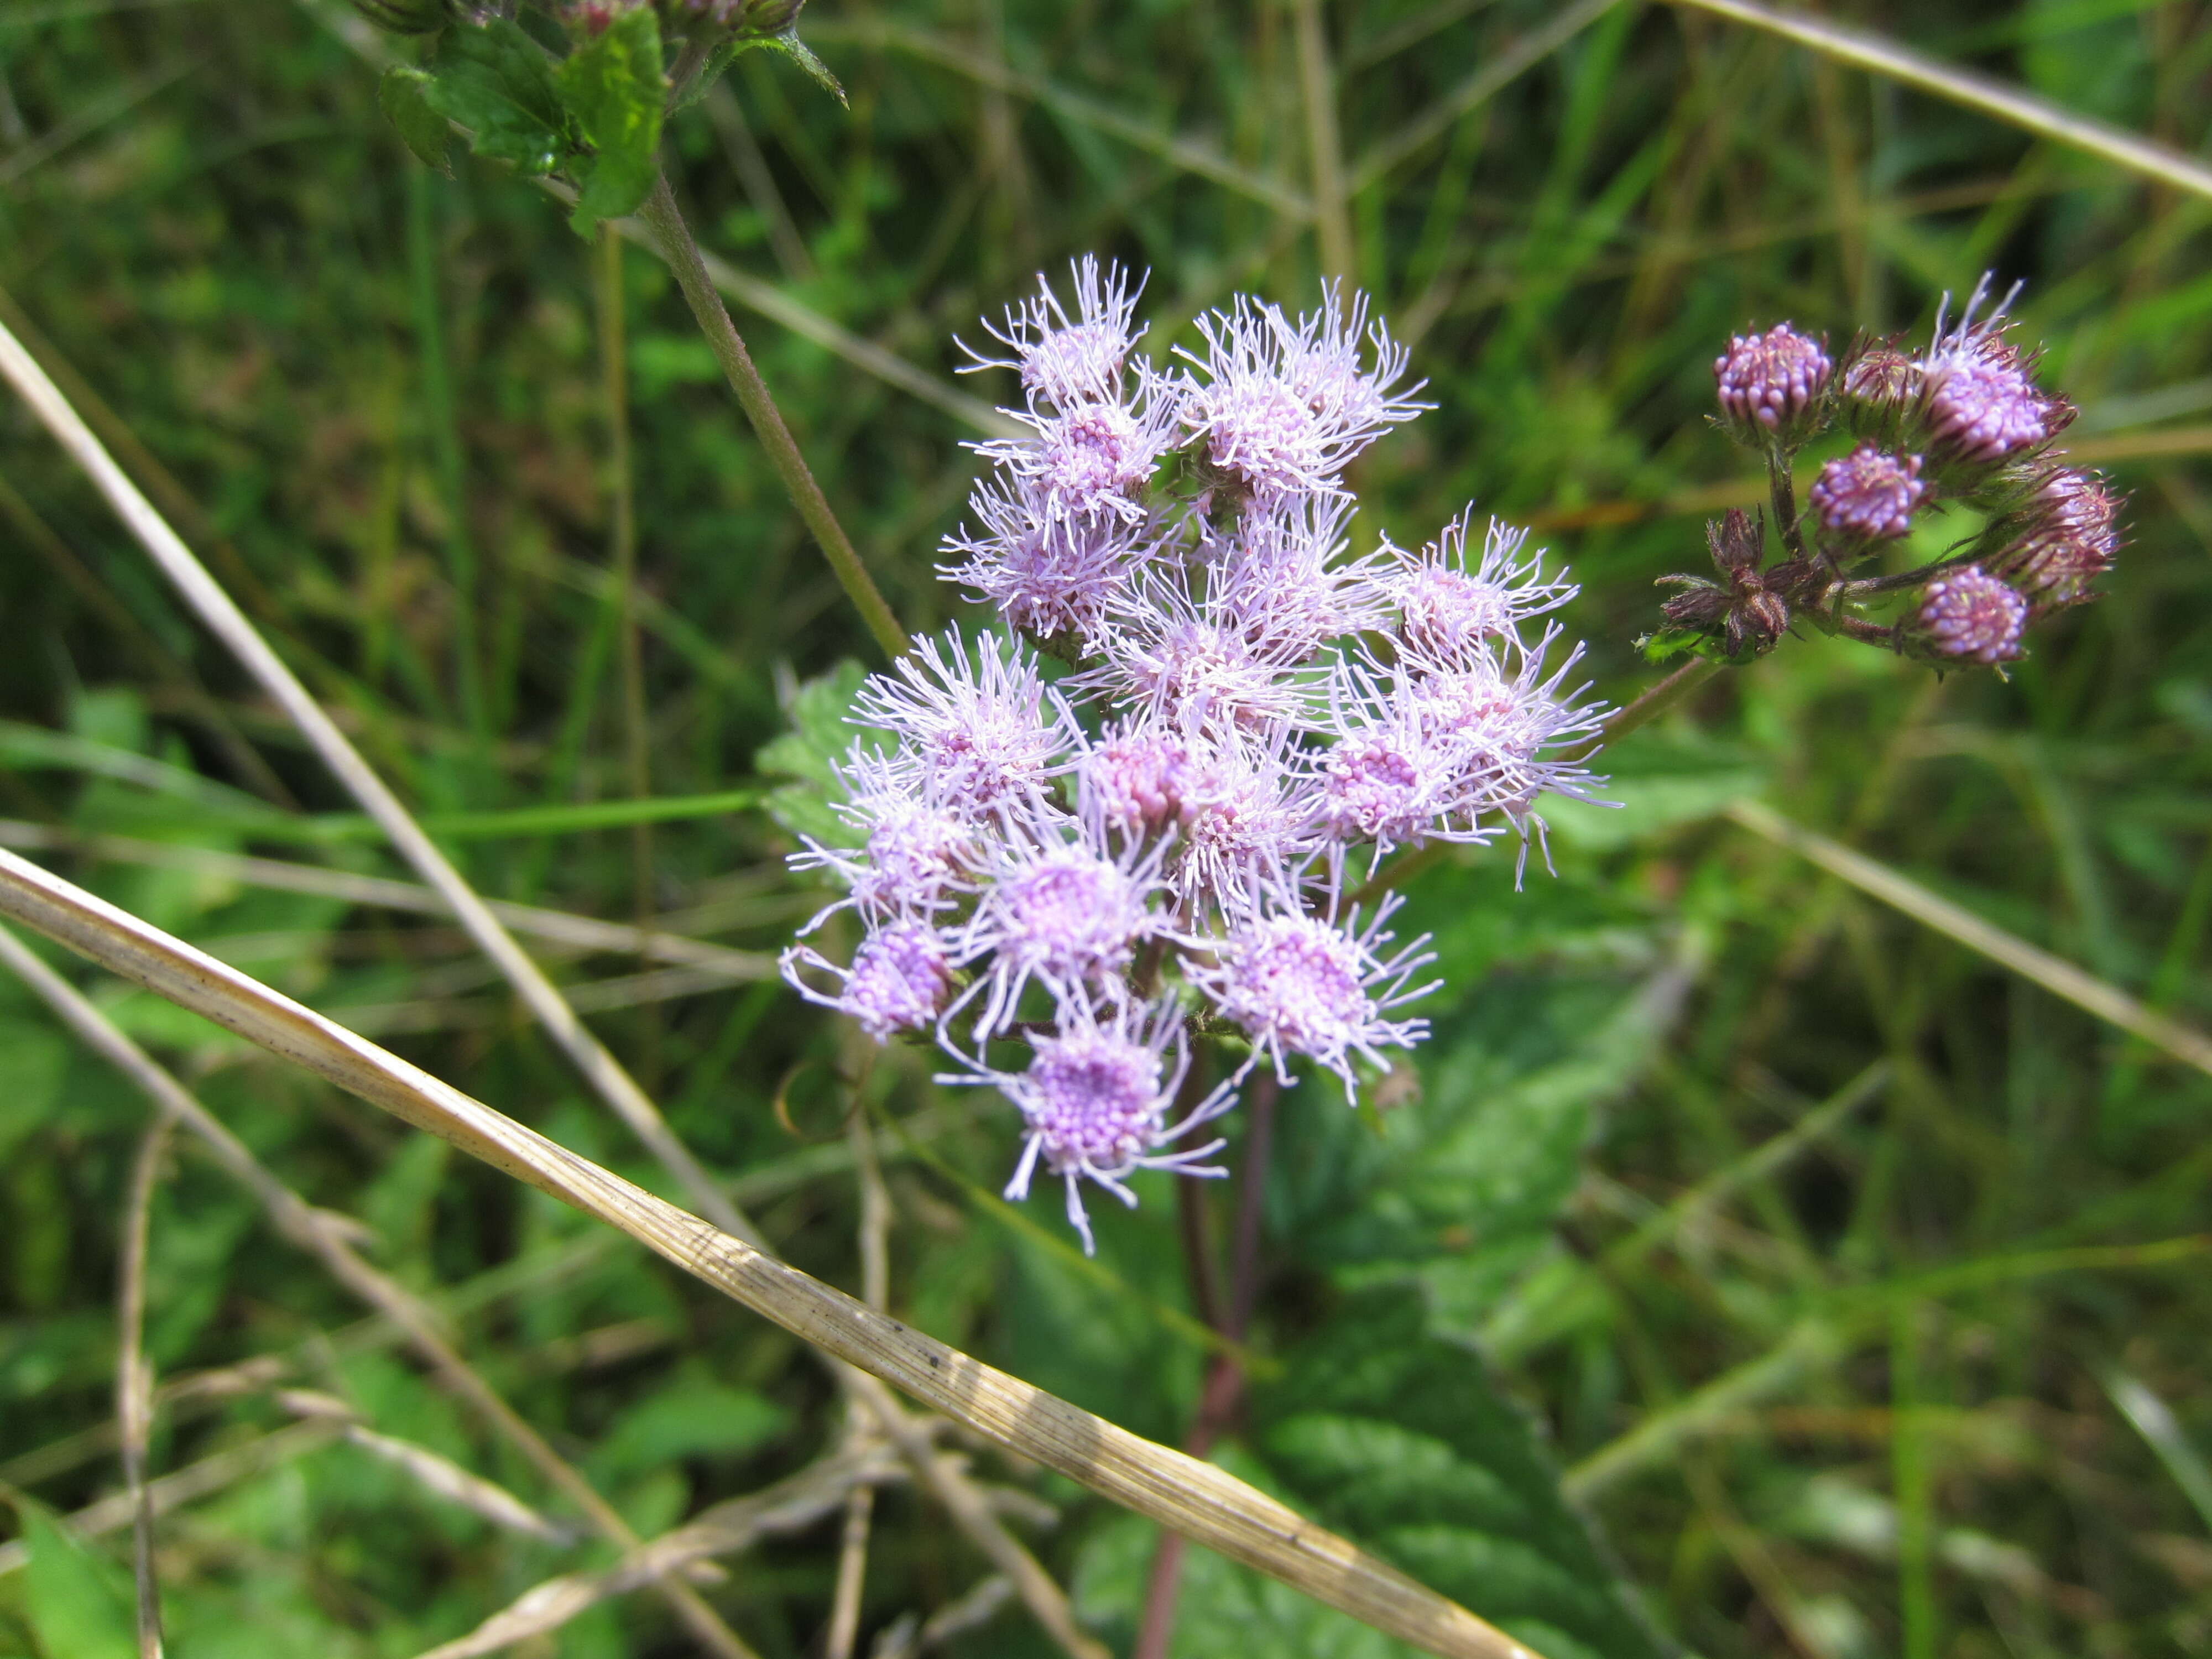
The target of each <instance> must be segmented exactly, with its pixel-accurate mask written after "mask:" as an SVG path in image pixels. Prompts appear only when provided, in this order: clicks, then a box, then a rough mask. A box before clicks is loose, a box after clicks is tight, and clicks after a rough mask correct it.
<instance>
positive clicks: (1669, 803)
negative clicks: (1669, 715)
mask: <svg viewBox="0 0 2212 1659" xmlns="http://www.w3.org/2000/svg"><path fill="white" fill-rule="evenodd" d="M1596 764H1597V765H1598V766H1599V767H1601V769H1603V770H1604V771H1605V772H1606V774H1607V782H1606V786H1605V787H1604V789H1603V790H1602V791H1601V798H1602V799H1604V800H1605V801H1607V802H1613V803H1618V804H1617V805H1598V804H1596V803H1595V802H1592V801H1585V800H1573V799H1566V798H1564V797H1562V798H1560V799H1553V800H1547V801H1545V802H1544V803H1543V804H1542V805H1541V807H1540V808H1539V810H1540V811H1541V812H1542V813H1543V815H1544V819H1545V821H1546V822H1547V823H1549V824H1550V825H1551V827H1552V829H1553V833H1554V834H1555V835H1556V836H1558V837H1559V840H1560V842H1562V844H1563V845H1571V846H1574V847H1577V848H1589V849H1590V850H1593V851H1601V850H1606V849H1609V848H1615V847H1624V846H1627V845H1629V844H1630V843H1632V842H1638V841H1644V840H1648V839H1650V838H1651V837H1654V836H1659V835H1662V834H1664V833H1665V832H1667V831H1668V830H1670V829H1674V828H1675V827H1676V826H1678V825H1680V824H1684V823H1697V822H1698V821H1699V820H1700V819H1705V818H1711V817H1717V816H1718V815H1719V814H1720V813H1721V812H1722V811H1724V810H1725V809H1726V808H1727V806H1728V804H1729V802H1730V801H1732V800H1735V799H1737V798H1738V797H1739V796H1742V795H1753V794H1757V793H1759V792H1760V791H1761V790H1762V789H1764V788H1765V787H1766V784H1767V782H1768V781H1769V779H1768V775H1767V771H1766V769H1765V767H1763V766H1761V765H1760V764H1759V757H1756V756H1755V755H1753V754H1752V753H1751V752H1749V751H1748V750H1743V749H1741V748H1737V747H1735V746H1733V745H1730V744H1720V743H1715V742H1713V741H1711V739H1709V738H1689V739H1681V738H1669V737H1666V736H1663V735H1662V734H1661V733H1660V732H1655V731H1653V730H1651V729H1650V728H1649V727H1646V728H1645V729H1644V730H1643V731H1641V732H1635V733H1632V735H1631V736H1629V737H1628V738H1626V739H1624V740H1623V741H1622V742H1620V743H1619V744H1614V745H1613V746H1612V747H1611V748H1608V749H1607V750H1605V752H1604V754H1603V755H1602V757H1601V758H1600V759H1599V760H1598V761H1597V763H1596Z"/></svg>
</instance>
